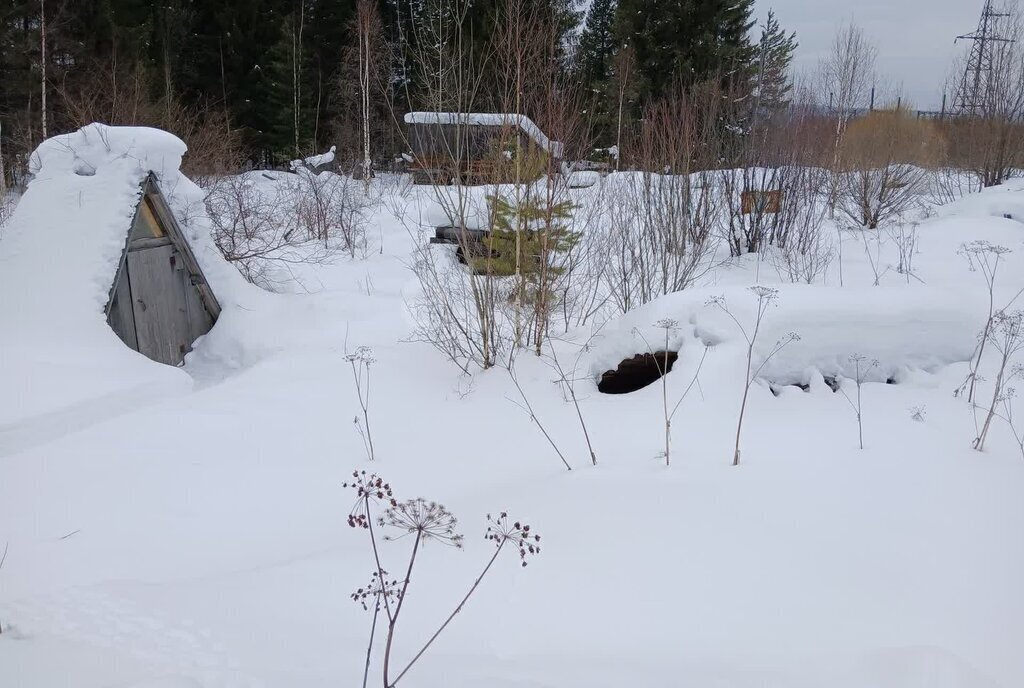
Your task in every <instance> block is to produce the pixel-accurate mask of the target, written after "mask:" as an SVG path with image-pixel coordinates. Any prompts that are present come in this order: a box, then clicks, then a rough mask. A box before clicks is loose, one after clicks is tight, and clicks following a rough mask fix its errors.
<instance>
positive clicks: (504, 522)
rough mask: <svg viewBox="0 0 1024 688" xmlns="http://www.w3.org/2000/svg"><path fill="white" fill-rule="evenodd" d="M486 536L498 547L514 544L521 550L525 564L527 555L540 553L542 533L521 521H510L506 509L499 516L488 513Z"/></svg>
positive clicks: (521, 557)
mask: <svg viewBox="0 0 1024 688" xmlns="http://www.w3.org/2000/svg"><path fill="white" fill-rule="evenodd" d="M484 538H485V539H487V540H490V541H491V542H493V543H494V544H495V546H496V547H502V546H503V545H505V544H511V545H514V546H515V547H516V548H517V549H518V550H519V559H520V560H521V561H522V563H523V566H526V564H527V561H526V558H527V557H529V556H533V555H535V554H540V535H537V534H536V533H534V532H533V531H532V530H530V526H529V525H527V524H525V523H521V522H520V521H513V522H512V523H509V519H508V514H507V513H505V512H504V511H502V512H501V513H500V514H499V515H498V517H497V518H493V517H492V516H491V515H490V514H488V515H487V532H486V533H485V534H484Z"/></svg>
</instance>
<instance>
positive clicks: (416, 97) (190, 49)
mask: <svg viewBox="0 0 1024 688" xmlns="http://www.w3.org/2000/svg"><path fill="white" fill-rule="evenodd" d="M506 1H507V0H159V1H157V0H0V127H2V129H0V144H2V154H3V156H4V158H5V160H6V162H7V165H6V168H7V169H8V170H9V174H11V172H10V171H12V170H17V169H18V167H19V165H21V166H22V167H23V163H24V159H25V156H26V154H27V153H28V152H30V151H31V150H32V149H33V148H34V147H35V146H36V145H38V143H39V142H40V141H41V140H42V139H43V138H44V137H46V136H52V135H54V134H55V133H61V132H66V131H70V130H73V129H75V128H77V127H79V126H82V125H84V124H87V123H89V122H91V121H103V122H107V123H109V124H138V125H151V126H159V127H163V128H166V129H168V130H170V131H172V132H174V133H176V134H178V135H179V136H182V138H184V139H185V140H186V142H187V143H190V149H191V150H192V154H193V156H197V157H201V156H202V151H201V150H199V149H201V148H206V147H208V148H210V149H213V148H218V147H219V148H224V147H231V149H232V150H233V151H234V152H235V153H237V156H238V159H239V160H240V161H249V162H250V163H251V164H256V165H268V164H281V163H283V162H285V161H287V160H289V159H292V158H294V157H296V156H299V155H306V154H309V153H311V152H316V151H322V150H324V149H326V148H327V147H329V146H330V145H338V147H339V150H340V151H341V153H342V159H343V160H344V159H346V158H350V159H352V160H358V159H360V158H361V155H362V153H361V150H362V141H361V134H360V131H361V128H362V127H363V125H364V123H365V124H366V125H367V126H368V127H370V128H372V133H371V138H372V142H373V145H372V148H373V155H374V156H375V157H377V158H388V157H390V156H394V155H395V154H397V153H400V152H402V150H403V149H404V144H403V140H402V134H401V117H402V114H403V113H404V112H405V111H407V110H409V109H434V108H437V109H440V108H441V103H440V101H432V100H430V99H429V98H428V97H427V95H426V94H427V93H428V92H432V91H431V86H430V84H429V83H428V82H430V81H431V79H433V78H434V77H435V76H436V74H435V73H434V72H438V73H439V70H442V69H446V68H447V67H445V66H438V68H437V69H436V70H433V71H431V70H432V67H430V62H429V60H427V59H424V56H425V55H426V54H427V53H429V52H430V51H431V50H439V49H438V48H437V46H434V45H431V41H432V40H433V39H436V37H437V36H439V35H443V34H444V32H443V31H439V30H438V27H439V26H442V25H445V24H454V25H455V26H454V28H455V30H457V31H458V35H459V36H460V41H461V43H460V45H462V48H460V49H461V50H462V53H461V54H462V55H464V56H465V58H466V59H467V60H469V61H471V62H472V63H473V83H472V86H471V87H472V88H473V89H474V95H473V98H472V105H473V108H474V110H476V111H492V112H493V111H508V109H509V102H508V97H507V96H508V88H505V87H502V86H501V84H502V83H503V79H502V75H501V74H499V72H500V70H501V69H502V65H504V64H507V59H506V57H507V54H505V53H507V49H502V48H500V47H499V46H498V44H499V43H500V42H501V40H506V41H507V39H508V35H509V34H510V31H509V30H508V28H509V27H507V26H503V25H502V23H503V22H507V21H509V20H510V17H512V16H513V15H512V14H511V13H510V12H508V11H504V9H503V6H504V4H505V2H506ZM528 4H529V7H530V11H531V13H532V15H533V16H534V17H535V18H537V19H539V21H541V22H542V23H543V25H544V26H545V27H547V30H548V31H549V35H550V36H551V37H552V38H551V40H553V41H554V43H555V44H556V49H555V50H553V51H546V52H544V57H543V59H544V60H547V61H549V62H551V61H553V62H554V63H556V64H555V65H554V68H555V69H556V70H557V72H558V73H559V77H560V79H559V82H558V83H560V84H564V85H566V87H568V86H570V85H571V87H572V88H575V89H577V90H578V91H579V92H580V96H581V97H580V98H579V99H578V101H577V102H578V105H579V108H580V109H581V111H582V112H584V113H585V114H586V117H587V121H588V123H589V126H590V127H591V128H592V130H593V131H592V135H593V136H592V140H593V141H595V142H597V143H600V144H603V145H611V144H613V143H615V135H614V134H615V130H616V128H617V126H619V125H621V120H622V119H623V117H636V116H637V113H639V112H640V111H641V108H643V107H644V106H646V105H648V104H650V103H651V102H653V101H654V100H656V99H657V98H658V97H659V95H660V94H663V93H665V92H666V91H667V90H669V89H672V88H683V89H686V88H690V87H693V86H695V85H697V84H703V83H707V82H709V81H714V82H717V83H719V84H720V85H721V86H722V88H723V89H725V90H727V91H728V92H729V93H730V94H731V97H732V98H733V99H734V100H735V101H736V102H743V103H744V104H745V107H746V110H747V115H748V116H749V117H757V116H759V114H758V113H760V114H768V115H770V114H771V113H773V112H778V111H780V110H782V109H785V107H786V105H787V102H788V97H789V96H788V91H789V88H790V86H789V83H790V82H789V75H788V72H789V63H790V60H791V58H792V53H793V50H794V48H795V46H796V41H795V37H794V35H793V34H787V33H786V32H785V31H784V30H783V29H782V28H781V27H780V26H779V24H778V22H777V21H776V20H775V18H774V16H773V15H769V17H768V19H767V21H766V22H764V23H763V24H762V25H760V26H758V25H756V22H755V18H754V16H753V0H592V2H590V3H589V7H586V6H585V5H587V3H585V2H584V1H583V0H531V2H530V3H528ZM437 57H438V58H440V52H438V54H437ZM417 59H419V60H420V63H421V64H419V65H418V66H417V65H416V64H414V62H416V60H417ZM547 66H548V67H551V65H547ZM542 71H543V70H542ZM361 84H362V85H363V89H362V90H363V91H365V90H366V85H368V84H369V85H370V88H369V90H370V91H372V93H365V94H364V93H363V92H362V91H361ZM505 86H507V83H506V84H505ZM464 87H466V88H470V86H469V85H465V84H464ZM520 88H522V86H520ZM364 96H365V97H364ZM456 101H457V103H456V104H458V103H460V102H461V103H462V104H463V105H464V104H465V102H466V99H465V98H463V99H461V101H460V100H459V99H456ZM452 109H459V108H454V107H453V108H452ZM524 114H526V115H528V116H529V115H530V114H531V113H530V112H525V113H524Z"/></svg>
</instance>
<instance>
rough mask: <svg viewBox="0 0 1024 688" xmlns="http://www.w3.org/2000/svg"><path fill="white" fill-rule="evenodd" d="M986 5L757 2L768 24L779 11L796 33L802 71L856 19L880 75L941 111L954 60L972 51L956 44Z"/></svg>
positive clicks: (975, 0) (902, 0) (899, 0)
mask: <svg viewBox="0 0 1024 688" xmlns="http://www.w3.org/2000/svg"><path fill="white" fill-rule="evenodd" d="M983 5H984V0H756V3H755V5H754V13H755V15H756V16H757V19H758V21H759V22H760V21H762V20H763V19H764V17H765V16H766V15H767V14H768V10H769V9H774V10H775V16H776V17H778V19H779V23H780V24H781V25H782V26H783V27H784V28H785V29H786V30H787V31H796V34H797V40H798V41H799V42H800V47H799V48H797V52H796V59H795V62H796V67H797V69H798V70H800V69H806V70H813V69H814V67H815V66H816V65H817V64H818V61H819V60H820V59H821V58H822V57H824V56H825V55H827V54H828V52H829V47H830V44H831V41H832V38H833V36H834V35H835V31H836V28H837V27H838V26H839V25H841V24H842V23H843V22H844V21H849V20H851V19H852V20H853V21H854V22H855V23H857V24H858V25H859V26H861V27H862V28H863V29H864V32H865V34H866V35H867V37H868V38H870V39H871V40H872V41H873V42H874V43H875V45H876V46H878V62H877V67H878V71H879V73H880V74H881V76H882V78H883V79H888V80H889V81H890V82H891V83H892V84H894V85H895V86H897V87H899V86H902V92H903V93H904V94H905V95H906V96H907V97H909V98H910V100H911V102H913V103H914V105H916V106H917V107H918V108H921V109H938V107H939V105H940V103H941V101H942V86H943V83H944V82H945V80H946V76H947V74H948V73H949V70H950V65H951V62H952V60H953V57H954V56H955V55H957V54H959V53H961V52H963V51H965V50H966V48H967V43H965V42H964V41H960V42H959V43H958V44H956V45H954V44H953V39H954V38H955V37H956V36H957V35H959V34H964V33H970V32H971V31H973V30H974V28H975V27H976V26H977V23H978V18H979V16H980V15H981V8H982V6H983Z"/></svg>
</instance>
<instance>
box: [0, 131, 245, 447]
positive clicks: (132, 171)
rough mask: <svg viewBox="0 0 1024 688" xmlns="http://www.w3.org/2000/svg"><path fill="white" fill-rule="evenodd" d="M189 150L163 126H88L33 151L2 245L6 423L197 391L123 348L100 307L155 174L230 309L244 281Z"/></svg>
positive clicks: (0, 415)
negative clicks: (227, 257)
mask: <svg viewBox="0 0 1024 688" xmlns="http://www.w3.org/2000/svg"><path fill="white" fill-rule="evenodd" d="M185 152H186V147H185V144H184V143H182V141H181V140H179V139H178V138H177V137H175V136H173V135H171V134H168V133H166V132H163V131H159V130H156V129H148V128H136V127H108V126H105V125H102V124H91V125H89V126H86V127H84V128H82V129H81V130H79V131H77V132H74V133H71V134H67V135H62V136H57V137H54V138H51V139H48V140H47V141H44V142H43V143H42V144H41V145H40V146H39V148H37V149H36V151H35V152H34V153H33V154H32V157H31V159H30V171H31V173H32V175H33V180H32V181H31V182H30V183H29V185H28V189H27V190H26V192H25V195H24V197H23V198H22V199H21V201H20V202H19V204H18V206H17V209H16V210H15V212H14V214H13V216H12V217H11V220H10V222H9V224H8V226H7V228H6V231H5V236H4V240H3V241H2V242H0V292H2V293H3V294H4V297H3V299H2V300H0V321H2V322H3V323H4V329H5V332H7V333H8V336H7V337H5V338H4V342H3V345H2V347H3V354H2V355H0V387H2V388H3V389H4V390H5V391H6V394H4V395H3V400H2V401H0V429H4V430H8V431H10V430H12V426H11V424H12V423H15V422H16V421H18V420H20V419H24V418H28V417H31V416H34V415H39V414H44V413H53V412H55V411H59V410H61V409H65V410H66V409H69V408H74V407H76V406H77V405H83V404H89V403H90V402H93V401H95V400H97V399H99V398H104V399H105V400H106V405H107V406H108V407H116V406H118V405H119V403H118V400H120V402H121V403H122V404H128V405H131V404H132V403H134V402H133V401H131V400H132V399H135V398H138V399H140V400H141V399H142V398H143V397H145V398H152V397H153V395H154V394H156V395H158V396H159V395H163V394H168V393H176V392H181V391H187V390H188V389H190V388H191V379H190V378H189V376H188V375H186V374H185V373H184V372H183V371H181V370H178V369H175V368H171V367H168V366H165V365H161V364H159V363H155V362H153V361H150V360H149V359H147V358H145V357H144V356H142V355H141V354H139V353H137V352H135V351H132V350H131V349H129V348H128V347H126V346H125V345H124V344H123V343H122V342H121V341H120V340H119V339H118V338H117V336H116V335H115V334H114V332H113V331H112V330H111V329H110V327H109V326H108V325H107V323H106V320H105V316H104V312H103V310H104V307H105V305H106V303H107V299H108V297H109V292H110V287H111V282H112V280H113V278H114V275H115V273H116V272H117V266H118V262H119V260H120V258H121V253H122V250H123V249H124V245H125V238H126V233H127V231H128V228H129V226H130V224H131V221H132V217H133V214H134V212H135V208H136V205H137V204H138V202H139V198H140V196H141V187H140V185H141V183H142V181H143V180H144V179H145V177H146V176H147V175H148V174H149V172H151V171H152V172H153V173H154V174H156V176H157V178H158V179H159V182H160V186H161V189H162V190H163V192H164V195H165V196H166V197H167V199H168V201H169V202H170V204H171V206H172V208H173V210H174V212H175V215H176V217H177V219H178V221H179V223H180V224H181V227H182V230H183V232H184V233H185V235H186V239H187V240H188V241H189V244H190V245H191V247H192V250H193V252H194V253H195V255H196V258H197V260H198V261H199V263H200V265H201V267H202V269H203V272H204V274H205V275H206V277H207V279H208V280H209V282H210V284H211V286H212V287H213V289H214V292H215V293H216V294H217V295H218V299H219V300H220V301H221V304H222V305H223V306H224V308H225V309H226V310H230V309H231V308H232V304H233V303H235V302H236V301H237V296H238V294H239V293H240V291H241V290H243V289H245V288H246V285H245V283H244V282H243V281H242V280H241V278H240V277H239V276H238V274H237V272H236V271H235V270H234V268H232V267H231V266H230V265H228V264H227V263H226V262H225V261H224V260H223V259H222V258H221V256H220V253H219V252H218V251H217V249H216V247H215V246H214V244H213V241H212V239H211V237H210V231H209V221H208V218H207V217H206V212H205V208H204V204H203V192H202V191H201V190H200V189H199V188H198V187H197V186H195V185H194V184H193V183H192V182H190V181H189V180H188V179H187V178H185V177H184V176H183V175H182V174H181V172H180V171H179V168H180V165H181V159H182V156H183V155H185ZM83 411H84V409H83ZM4 426H7V427H4Z"/></svg>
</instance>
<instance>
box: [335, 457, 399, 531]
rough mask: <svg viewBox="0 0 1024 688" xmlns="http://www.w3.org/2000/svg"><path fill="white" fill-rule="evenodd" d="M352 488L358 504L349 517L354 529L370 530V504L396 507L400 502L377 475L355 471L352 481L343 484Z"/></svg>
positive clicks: (388, 485) (389, 487) (387, 484)
mask: <svg viewBox="0 0 1024 688" xmlns="http://www.w3.org/2000/svg"><path fill="white" fill-rule="evenodd" d="M342 487H346V488H352V489H353V490H354V491H355V493H356V503H355V505H354V506H353V507H352V511H350V512H349V515H348V524H349V526H351V527H352V528H369V527H370V521H369V503H370V502H380V503H385V504H388V505H390V506H391V507H395V506H397V505H398V501H397V500H396V499H395V498H394V495H393V494H392V492H391V485H390V484H389V483H386V482H384V480H383V479H382V478H381V477H380V476H378V475H377V474H376V473H370V474H369V475H367V473H366V471H353V472H352V481H351V482H346V483H343V484H342Z"/></svg>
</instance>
